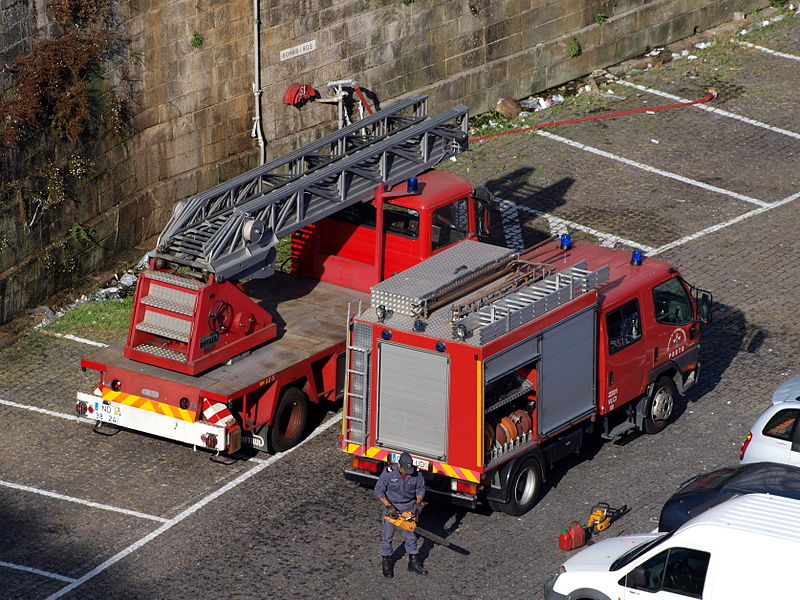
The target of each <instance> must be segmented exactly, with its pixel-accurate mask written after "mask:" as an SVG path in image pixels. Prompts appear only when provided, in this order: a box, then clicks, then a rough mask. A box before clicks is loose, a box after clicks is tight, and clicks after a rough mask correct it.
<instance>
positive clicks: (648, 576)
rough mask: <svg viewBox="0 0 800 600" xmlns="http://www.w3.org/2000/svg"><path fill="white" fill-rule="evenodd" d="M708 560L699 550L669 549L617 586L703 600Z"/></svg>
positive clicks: (651, 559) (635, 570) (629, 574)
mask: <svg viewBox="0 0 800 600" xmlns="http://www.w3.org/2000/svg"><path fill="white" fill-rule="evenodd" d="M710 558H711V555H710V554H709V553H708V552H703V551H701V550H694V549H692V548H670V549H668V550H664V552H660V553H658V554H656V555H655V556H653V557H652V558H650V559H649V560H647V561H645V562H643V563H642V564H641V565H639V566H638V567H636V568H634V569H633V570H632V571H631V572H630V573H628V574H627V575H626V576H625V577H623V579H622V580H621V581H620V582H619V583H620V585H624V586H625V587H627V588H631V589H635V590H643V591H646V592H652V593H655V592H659V591H665V592H670V593H672V594H676V595H678V596H680V597H682V598H702V597H703V588H704V586H705V583H706V572H707V571H708V561H709V559H710ZM670 597H672V596H670Z"/></svg>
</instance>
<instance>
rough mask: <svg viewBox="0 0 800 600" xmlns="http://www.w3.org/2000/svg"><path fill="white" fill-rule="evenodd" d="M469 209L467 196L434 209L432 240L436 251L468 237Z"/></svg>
mask: <svg viewBox="0 0 800 600" xmlns="http://www.w3.org/2000/svg"><path fill="white" fill-rule="evenodd" d="M468 211H469V204H468V202H467V199H466V198H462V199H461V200H456V201H455V202H451V203H450V204H448V205H447V206H442V207H440V208H437V209H436V210H435V211H433V223H432V228H431V241H432V242H433V251H434V252H436V250H439V249H440V248H444V247H445V246H449V245H450V244H453V243H455V242H458V241H460V240H463V239H464V238H465V237H467V232H468V231H469V213H468Z"/></svg>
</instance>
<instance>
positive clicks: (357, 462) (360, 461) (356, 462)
mask: <svg viewBox="0 0 800 600" xmlns="http://www.w3.org/2000/svg"><path fill="white" fill-rule="evenodd" d="M353 468H354V469H361V470H362V471H369V472H370V473H377V472H378V463H376V462H375V461H374V460H367V459H366V458H354V459H353Z"/></svg>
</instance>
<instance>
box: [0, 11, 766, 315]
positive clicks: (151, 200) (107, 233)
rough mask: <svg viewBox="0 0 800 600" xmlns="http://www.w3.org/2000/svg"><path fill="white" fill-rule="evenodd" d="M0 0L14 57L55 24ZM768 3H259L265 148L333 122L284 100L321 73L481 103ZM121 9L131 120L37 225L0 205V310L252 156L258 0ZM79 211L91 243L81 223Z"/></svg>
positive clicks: (37, 298) (279, 148)
mask: <svg viewBox="0 0 800 600" xmlns="http://www.w3.org/2000/svg"><path fill="white" fill-rule="evenodd" d="M0 1H2V12H3V20H2V26H0V39H2V40H3V46H2V48H0V58H2V59H3V60H4V61H8V60H11V58H13V56H14V55H15V53H18V52H19V51H20V50H22V49H25V48H26V47H28V46H29V44H30V38H31V36H33V35H34V34H35V32H36V31H39V32H42V31H46V29H47V21H46V19H44V16H43V11H42V4H43V2H42V0H29V2H30V3H29V4H25V3H24V1H23V0H0ZM767 4H768V2H767V1H766V0H261V1H260V4H259V8H260V19H261V52H260V57H261V61H262V69H261V76H262V90H263V93H262V95H261V107H262V111H263V131H264V134H265V137H266V140H267V145H266V154H267V158H268V159H270V158H274V157H276V156H279V155H281V154H283V153H285V152H288V151H290V150H292V149H294V148H296V147H298V146H299V145H301V144H303V143H306V142H308V141H311V140H313V139H315V138H316V137H318V136H319V135H320V134H321V133H324V132H327V131H330V129H331V128H332V127H333V126H334V125H335V120H336V106H335V104H325V103H321V102H316V101H311V102H306V103H304V104H303V105H302V106H300V107H295V106H290V105H287V104H285V103H284V102H283V96H284V93H285V91H286V89H287V88H288V86H289V85H290V84H291V83H293V82H298V83H301V84H307V85H311V86H313V87H314V88H315V89H316V90H318V92H319V94H320V95H321V96H323V97H325V96H330V95H331V94H330V92H329V90H328V88H327V87H326V83H327V82H329V81H333V80H338V79H351V78H352V79H355V80H357V81H358V83H359V84H360V85H361V87H362V88H364V89H365V90H367V91H368V93H369V97H370V99H371V100H370V101H371V102H372V103H373V104H374V103H375V100H377V102H378V103H379V104H380V105H387V104H390V103H391V102H392V101H393V100H395V99H398V98H400V97H402V96H404V95H407V94H410V93H420V92H421V93H427V94H429V95H430V98H431V100H430V106H431V110H432V111H436V110H438V109H441V108H444V107H447V106H450V105H453V104H455V103H459V102H460V103H464V104H466V105H467V106H469V107H470V111H471V112H472V113H473V114H478V113H481V112H484V111H486V110H489V109H491V108H493V107H494V105H495V103H496V102H497V100H498V99H499V98H501V97H504V96H511V97H515V98H521V97H526V96H528V95H530V94H533V93H537V92H540V91H542V90H545V89H547V88H550V87H553V86H556V85H559V84H562V83H564V82H566V81H569V80H572V79H574V78H577V77H580V76H582V75H585V74H587V73H589V72H591V71H592V70H593V69H596V68H599V67H605V66H609V65H612V64H615V63H618V62H620V61H622V60H625V59H628V58H631V57H634V56H637V55H641V54H643V53H644V52H646V51H647V50H649V49H651V48H654V47H657V46H663V45H665V44H667V43H669V42H672V41H675V40H678V39H681V38H684V37H687V36H690V35H692V34H695V33H697V32H700V31H703V30H705V29H708V28H710V27H712V26H714V25H717V24H719V23H722V22H725V21H730V20H731V19H733V17H734V11H746V12H749V11H751V10H753V9H755V8H759V7H763V6H766V5H767ZM116 10H117V12H118V15H119V19H120V21H121V22H122V23H123V28H124V29H125V31H126V33H125V36H126V37H128V38H130V49H131V50H132V52H133V55H134V56H135V57H137V60H136V61H134V62H133V63H132V64H129V65H128V70H127V71H126V73H124V79H125V80H126V82H127V84H128V87H129V88H130V89H132V90H133V92H132V96H131V99H132V104H131V106H132V107H133V112H134V116H133V119H132V126H133V127H132V129H131V130H130V131H128V132H126V133H124V134H121V135H119V136H116V137H113V138H108V139H104V140H102V141H101V143H100V145H101V149H100V150H99V151H97V152H96V154H97V158H96V169H97V171H98V172H99V173H100V174H101V175H100V176H99V177H98V178H97V179H95V180H94V181H93V182H92V183H91V184H88V185H85V186H83V187H82V188H81V190H80V191H79V193H78V194H76V196H75V197H74V198H71V199H68V200H67V201H65V203H64V206H61V207H55V208H51V209H50V214H49V215H46V216H44V217H43V218H42V219H41V220H40V221H39V222H38V223H37V224H35V225H34V227H33V228H26V227H25V226H24V225H22V223H21V222H20V221H21V220H22V219H21V216H20V215H19V213H20V209H19V207H17V206H14V205H11V206H2V207H0V214H1V216H2V220H3V221H4V222H7V221H8V220H9V219H11V220H15V221H16V225H15V226H14V227H8V226H4V227H3V231H0V234H2V239H3V244H0V296H2V304H0V322H5V321H8V320H9V319H11V318H13V317H14V316H16V315H17V314H19V313H20V312H22V311H23V310H24V309H25V308H27V307H29V306H34V305H36V304H37V303H40V302H41V301H42V300H43V299H44V298H45V297H46V296H47V295H48V294H51V293H53V292H55V291H57V290H59V289H61V288H63V287H64V286H66V285H68V284H70V283H73V282H75V281H76V279H79V278H81V277H82V276H83V275H85V274H86V273H89V272H92V271H94V270H96V269H99V268H101V267H102V266H103V265H105V264H107V263H108V262H109V261H111V260H112V259H113V257H115V256H117V255H118V254H119V253H121V252H123V251H125V250H129V249H131V248H133V247H134V246H136V245H137V244H139V243H141V242H142V241H143V240H145V239H147V238H149V237H151V236H153V235H155V234H157V233H158V232H159V231H160V230H161V228H162V227H163V225H164V223H165V222H166V220H167V218H168V216H169V213H170V210H171V208H172V206H173V204H174V202H175V201H177V200H180V199H182V198H185V197H187V196H189V195H192V194H194V193H197V192H199V191H202V190H203V189H206V188H208V187H210V186H212V185H215V184H217V183H219V182H221V181H224V180H225V179H227V178H230V177H232V176H234V175H236V174H238V173H241V172H242V171H244V170H246V169H248V168H251V167H253V166H255V165H256V164H257V163H258V159H259V150H258V146H257V144H256V140H254V139H253V138H252V137H251V130H252V126H253V121H252V119H253V115H254V96H253V92H252V82H253V80H254V75H253V63H254V60H253V10H254V8H253V3H252V0H126V1H125V2H122V3H121V4H119V5H117V6H116ZM43 19H44V20H43ZM573 40H574V42H573ZM571 42H572V44H571ZM575 43H577V45H578V46H579V47H580V53H579V54H577V55H575V49H576V47H575ZM117 75H118V77H120V78H123V77H122V76H123V74H119V73H118V74H117ZM120 82H121V81H118V82H117V83H120ZM2 83H3V80H2V79H0V84H2ZM4 160H9V155H8V154H6V155H5V156H4ZM476 183H477V182H476ZM75 223H79V224H80V228H81V230H82V231H87V232H89V233H91V238H92V240H91V241H87V240H86V239H84V238H82V237H81V236H78V235H75V229H74V228H73V225H74V224H75ZM71 230H72V233H70V231H71ZM23 238H24V239H23ZM3 245H5V246H7V247H8V248H12V249H14V248H15V249H17V251H16V252H11V251H9V250H7V249H4V247H3ZM20 248H22V249H23V250H19V249H20Z"/></svg>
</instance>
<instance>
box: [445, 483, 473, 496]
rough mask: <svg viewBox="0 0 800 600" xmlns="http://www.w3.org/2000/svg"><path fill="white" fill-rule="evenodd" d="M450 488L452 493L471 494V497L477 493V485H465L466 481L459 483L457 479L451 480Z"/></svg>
mask: <svg viewBox="0 0 800 600" xmlns="http://www.w3.org/2000/svg"><path fill="white" fill-rule="evenodd" d="M450 486H451V487H452V489H453V491H454V492H461V493H462V494H472V495H473V496H474V495H475V494H477V493H478V484H477V483H467V482H466V481H459V480H457V479H453V480H452V481H451V482H450Z"/></svg>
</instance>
